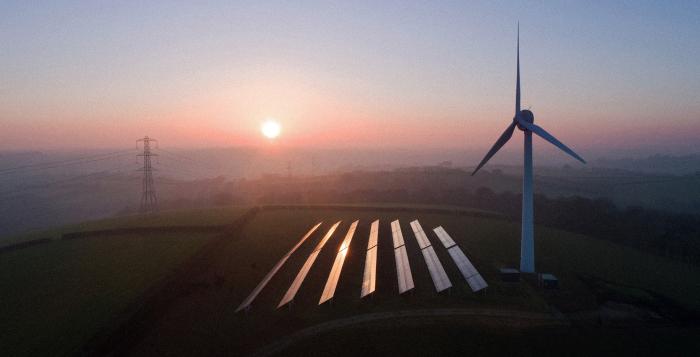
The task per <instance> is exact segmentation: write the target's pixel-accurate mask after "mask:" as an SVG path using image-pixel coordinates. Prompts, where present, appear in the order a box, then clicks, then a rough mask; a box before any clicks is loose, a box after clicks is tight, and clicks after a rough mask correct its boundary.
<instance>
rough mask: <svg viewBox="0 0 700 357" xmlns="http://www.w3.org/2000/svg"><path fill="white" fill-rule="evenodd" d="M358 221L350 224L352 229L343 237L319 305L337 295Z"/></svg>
mask: <svg viewBox="0 0 700 357" xmlns="http://www.w3.org/2000/svg"><path fill="white" fill-rule="evenodd" d="M358 222H359V221H355V222H353V223H352V224H351V225H350V229H348V233H347V234H346V235H345V239H343V242H342V243H341V244H340V248H339V249H338V254H337V255H336V256H335V261H334V262H333V267H332V268H331V272H330V274H328V280H326V286H325V287H324V288H323V293H322V294H321V299H320V300H319V301H318V304H319V305H321V304H323V303H324V302H326V301H328V300H330V299H332V298H333V296H334V295H335V288H336V286H338V280H339V279H340V272H341V271H342V270H343V263H344V262H345V256H347V254H348V250H349V247H350V242H351V241H352V237H353V235H355V229H356V228H357V223H358Z"/></svg>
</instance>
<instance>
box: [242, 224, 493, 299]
mask: <svg viewBox="0 0 700 357" xmlns="http://www.w3.org/2000/svg"><path fill="white" fill-rule="evenodd" d="M340 223H341V222H340V221H338V222H336V223H335V224H334V225H333V226H331V228H330V229H329V230H328V232H327V233H326V234H325V235H324V236H323V238H322V239H321V240H320V241H319V242H318V244H317V245H316V247H315V248H314V250H313V251H312V252H311V253H310V254H309V257H308V258H307V259H306V261H305V262H304V265H303V266H302V267H301V269H300V270H299V272H298V273H297V275H296V277H295V278H294V281H292V284H291V285H290V286H289V289H288V290H287V292H286V293H285V294H284V296H283V297H282V300H281V301H280V302H279V305H277V308H280V307H282V306H284V305H286V304H288V303H290V302H291V301H293V300H294V297H295V296H296V294H297V292H298V291H299V289H300V288H301V285H302V283H303V282H304V279H305V278H306V276H307V275H308V273H309V271H310V269H311V267H312V266H313V264H314V262H315V261H316V259H317V258H318V255H319V254H320V252H321V249H322V248H323V247H324V246H325V245H326V243H327V242H328V240H329V239H330V238H331V236H333V234H334V232H335V231H336V229H337V228H338V226H339V225H340ZM358 224H359V221H355V222H353V223H352V224H351V225H350V228H349V229H348V232H347V234H346V235H345V238H344V239H343V241H342V242H341V244H340V246H339V248H338V253H337V254H336V257H335V261H334V263H333V266H332V267H331V270H330V273H329V275H328V279H327V280H326V285H325V287H324V289H323V293H322V294H321V298H320V300H319V302H318V304H319V305H320V304H323V303H324V302H326V301H328V300H331V299H332V298H333V296H334V295H335V290H336V287H337V285H338V281H339V280H340V273H341V271H342V269H343V264H344V262H345V258H346V256H347V254H348V252H349V247H350V242H351V241H352V238H353V236H354V234H355V231H356V229H357V226H358ZM410 225H411V228H412V230H413V233H414V236H415V237H416V242H417V243H418V246H419V247H420V250H421V254H422V255H423V258H424V259H425V263H426V265H427V267H428V271H429V273H430V277H431V279H432V281H433V285H434V286H435V290H436V291H437V292H441V291H444V290H446V289H448V288H450V287H452V282H451V281H450V279H449V277H448V276H447V273H446V272H445V269H444V267H443V265H442V263H441V262H440V260H439V259H438V256H437V254H436V253H435V249H434V247H433V246H432V244H431V243H430V240H429V239H428V237H427V235H426V233H425V231H423V228H422V227H421V225H420V222H418V220H414V221H412V222H411V223H410ZM320 226H321V223H318V224H316V225H315V226H313V227H312V228H311V229H310V230H309V231H308V232H307V233H306V235H304V236H303V237H302V238H301V240H300V241H299V242H298V243H297V244H296V245H295V246H294V247H292V249H291V250H290V251H289V252H288V253H287V254H285V255H284V256H283V257H282V258H281V259H280V260H279V261H278V262H277V264H275V266H274V267H273V268H272V270H270V272H268V273H267V275H265V277H264V278H263V280H262V281H261V282H260V283H259V284H258V285H257V286H256V287H255V289H253V291H252V292H251V293H250V295H249V296H248V297H247V298H246V299H245V300H244V301H243V302H242V303H241V304H240V305H239V306H238V308H237V309H236V312H238V311H241V310H244V309H245V310H247V309H248V308H249V307H250V305H251V304H252V302H253V300H255V298H256V297H257V296H258V294H259V293H260V292H261V290H262V289H263V288H265V286H266V285H267V284H268V283H269V282H270V280H271V279H272V277H273V276H274V275H275V274H276V273H277V272H278V271H279V270H280V269H281V267H282V266H283V265H284V264H285V262H286V261H287V260H288V259H289V257H290V256H291V255H292V254H293V253H294V252H295V251H296V250H297V249H298V248H299V247H300V246H301V245H302V244H303V243H304V242H305V241H306V240H307V239H308V238H309V237H310V236H311V235H312V234H313V233H314V232H315V231H316V230H317V229H318V227H320ZM433 231H434V232H435V235H436V236H437V237H438V239H439V240H440V242H441V243H442V245H443V246H444V247H445V248H446V249H447V252H448V253H449V255H450V257H452V260H453V261H454V262H455V264H456V265H457V268H458V269H459V271H460V272H461V274H462V276H463V277H464V279H465V280H466V281H467V284H468V285H469V287H470V288H471V289H472V291H474V292H476V291H480V290H482V289H484V288H486V287H488V284H487V283H486V281H484V279H483V277H482V276H481V274H479V272H478V271H477V270H476V268H475V267H474V265H473V264H472V263H471V261H470V260H469V258H467V256H466V255H465V254H464V251H462V249H461V248H460V247H459V246H458V245H457V243H455V241H454V240H453V239H452V237H450V235H449V234H447V231H445V229H444V228H442V227H440V226H439V227H436V228H434V229H433ZM391 238H392V242H393V246H394V258H395V261H396V277H397V281H398V288H399V294H403V293H405V292H406V291H409V290H412V289H414V288H415V284H414V282H413V275H412V273H411V266H410V264H409V261H408V254H407V251H406V244H405V242H404V238H403V233H402V232H401V224H400V223H399V221H398V220H394V221H393V222H391ZM378 240H379V220H375V221H374V222H372V224H371V226H370V234H369V239H368V241H367V253H366V258H365V267H364V274H363V278H362V291H361V293H360V297H361V298H363V297H365V296H367V295H370V294H372V293H374V291H375V290H376V279H377V249H378Z"/></svg>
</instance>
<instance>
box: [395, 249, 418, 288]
mask: <svg viewBox="0 0 700 357" xmlns="http://www.w3.org/2000/svg"><path fill="white" fill-rule="evenodd" d="M394 258H395V259H396V277H397V279H398V281H399V294H403V293H405V292H407V291H409V290H411V289H413V288H414V287H415V285H414V284H413V275H412V274H411V266H410V265H409V264H408V255H407V254H406V246H405V245H402V246H400V247H398V248H396V249H394Z"/></svg>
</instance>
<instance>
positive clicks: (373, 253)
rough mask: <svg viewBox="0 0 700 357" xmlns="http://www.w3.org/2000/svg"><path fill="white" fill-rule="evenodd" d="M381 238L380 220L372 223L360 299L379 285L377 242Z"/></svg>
mask: <svg viewBox="0 0 700 357" xmlns="http://www.w3.org/2000/svg"><path fill="white" fill-rule="evenodd" d="M378 237H379V220H375V221H374V222H372V226H371V227H370V230H369V241H368V242H367V258H365V272H364V274H363V275H362V291H361V292H360V298H363V297H365V296H367V295H369V294H371V293H373V292H374V289H375V287H376V284H377V241H378Z"/></svg>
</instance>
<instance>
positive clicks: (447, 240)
mask: <svg viewBox="0 0 700 357" xmlns="http://www.w3.org/2000/svg"><path fill="white" fill-rule="evenodd" d="M433 231H434V232H435V234H437V236H438V238H439V239H440V242H442V245H444V246H445V248H450V247H452V246H454V245H456V244H457V243H455V241H453V240H452V237H450V235H449V234H447V232H446V231H445V229H444V228H442V227H437V228H434V229H433Z"/></svg>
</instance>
